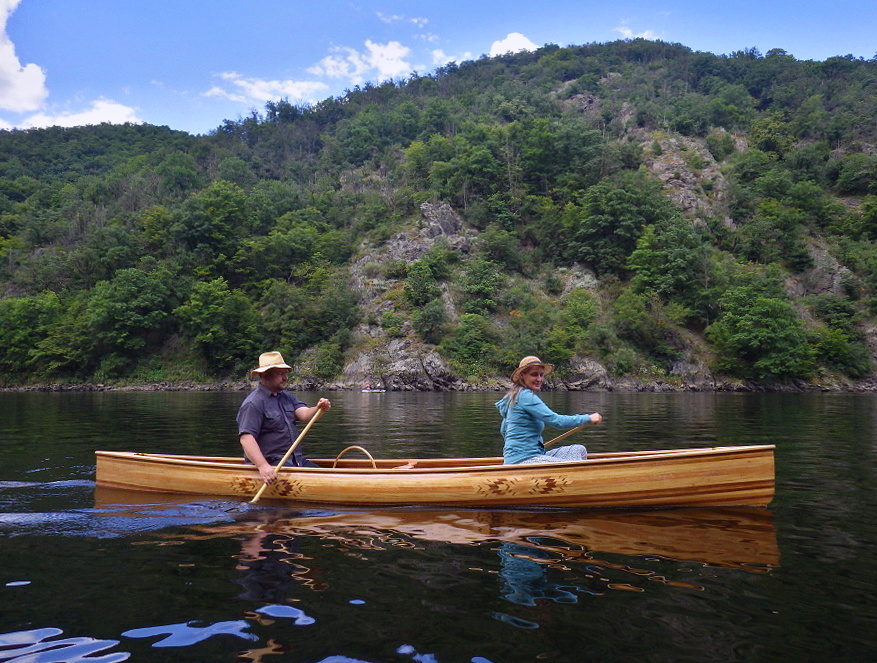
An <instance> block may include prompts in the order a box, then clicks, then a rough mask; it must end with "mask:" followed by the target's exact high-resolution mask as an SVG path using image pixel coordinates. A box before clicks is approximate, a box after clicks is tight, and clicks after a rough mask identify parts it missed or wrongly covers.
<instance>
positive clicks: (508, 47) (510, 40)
mask: <svg viewBox="0 0 877 663" xmlns="http://www.w3.org/2000/svg"><path fill="white" fill-rule="evenodd" d="M537 48H539V47H538V46H536V44H534V43H533V42H532V41H530V40H529V39H527V38H526V37H525V36H524V35H522V34H521V33H520V32H511V33H509V34H508V36H507V37H506V38H505V39H502V40H500V41H495V42H493V45H492V46H491V47H490V57H496V56H497V55H505V54H506V53H518V52H519V51H535V50H536V49H537Z"/></svg>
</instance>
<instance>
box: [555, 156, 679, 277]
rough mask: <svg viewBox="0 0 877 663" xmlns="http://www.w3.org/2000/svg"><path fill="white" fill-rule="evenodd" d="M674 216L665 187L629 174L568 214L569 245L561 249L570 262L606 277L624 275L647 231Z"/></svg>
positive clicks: (592, 192) (592, 191)
mask: <svg viewBox="0 0 877 663" xmlns="http://www.w3.org/2000/svg"><path fill="white" fill-rule="evenodd" d="M673 214H674V210H673V208H672V206H671V205H670V203H669V201H668V200H667V199H666V198H665V197H664V196H663V194H662V193H661V185H660V182H655V181H652V180H649V179H647V178H646V177H644V176H642V175H640V174H639V173H625V174H623V175H621V176H620V177H619V179H618V181H612V180H609V179H604V180H602V181H601V182H600V183H599V184H595V185H594V186H592V187H591V188H589V189H588V190H587V191H586V192H585V193H584V195H583V196H582V198H581V200H580V201H579V202H577V203H569V204H568V205H567V206H566V208H565V209H564V210H563V212H562V215H561V218H560V227H561V229H562V231H563V232H562V237H563V238H564V244H563V245H562V246H561V247H559V248H560V250H561V251H562V254H563V255H564V256H565V257H566V259H567V261H568V262H570V263H572V262H583V263H586V264H588V265H591V266H592V267H593V268H594V269H595V271H597V272H598V273H601V274H603V273H608V274H620V273H623V272H624V270H625V267H626V264H627V258H628V256H629V255H630V254H631V253H632V252H633V250H634V249H635V248H636V242H637V239H639V236H640V235H641V234H642V231H643V228H644V227H645V226H646V225H648V224H653V223H657V222H659V221H661V220H664V219H666V218H669V217H670V216H672V215H673Z"/></svg>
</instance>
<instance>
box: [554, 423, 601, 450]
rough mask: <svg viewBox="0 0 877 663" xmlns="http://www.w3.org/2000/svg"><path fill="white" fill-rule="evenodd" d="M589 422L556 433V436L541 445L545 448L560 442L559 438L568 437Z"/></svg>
mask: <svg viewBox="0 0 877 663" xmlns="http://www.w3.org/2000/svg"><path fill="white" fill-rule="evenodd" d="M590 423H591V422H588V423H587V424H582V425H581V426H576V427H575V428H570V429H569V430H568V431H566V432H565V433H563V434H562V435H558V436H557V437H555V438H554V439H553V440H548V442H546V443H545V444H543V445H542V446H543V447H544V448H546V449H547V448H548V447H550V446H551V445H552V444H555V443H556V442H560V441H561V440H565V439H566V438H568V437H569V436H570V435H572V434H573V433H576V432H578V431H580V430H582V428H584V427H585V426H588V425H590Z"/></svg>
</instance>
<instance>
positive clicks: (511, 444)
mask: <svg viewBox="0 0 877 663" xmlns="http://www.w3.org/2000/svg"><path fill="white" fill-rule="evenodd" d="M495 405H496V409H497V410H499V413H500V414H501V415H502V424H500V427H499V430H500V432H501V433H502V436H503V439H504V440H505V444H504V445H503V448H502V455H503V458H504V462H505V464H506V465H510V464H512V463H520V462H523V461H525V460H527V459H528V458H532V457H533V456H538V455H540V454H543V453H545V447H544V446H543V442H542V430H543V429H544V428H545V426H546V424H547V425H548V426H551V427H553V428H559V429H562V430H566V429H569V428H575V427H576V426H581V425H582V424H587V423H590V421H591V416H590V415H588V414H557V413H556V412H553V411H552V410H551V408H549V407H548V406H547V405H545V403H543V402H542V399H541V398H539V397H538V396H537V395H536V394H535V393H533V391H532V390H530V389H526V388H525V389H521V390H520V392H518V397H517V398H516V399H515V404H514V406H513V407H509V395H508V394H506V395H505V396H504V397H503V398H502V399H501V400H499V401H497V402H496V403H495Z"/></svg>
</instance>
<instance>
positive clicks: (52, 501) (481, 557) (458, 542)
mask: <svg viewBox="0 0 877 663" xmlns="http://www.w3.org/2000/svg"><path fill="white" fill-rule="evenodd" d="M299 395H300V396H302V397H303V399H304V400H305V401H306V402H316V399H317V398H318V397H319V396H320V395H325V396H328V397H329V398H331V399H332V401H333V404H334V407H333V409H332V411H331V412H330V414H329V415H327V416H325V417H324V418H322V419H321V420H320V421H319V423H318V424H317V425H315V426H314V427H313V428H312V429H311V432H310V433H309V435H308V438H307V440H306V442H305V450H306V453H307V454H308V455H310V456H317V457H329V458H332V457H334V456H335V455H337V453H338V452H339V451H341V449H343V448H344V447H346V446H348V445H350V444H358V445H361V446H364V447H365V448H367V449H368V450H369V451H370V452H371V453H372V455H374V456H375V457H399V458H401V457H407V456H430V457H438V456H478V455H496V454H498V453H499V452H500V443H499V436H498V433H497V427H498V423H499V421H498V415H497V414H496V413H495V410H494V409H493V407H492V403H493V401H494V400H496V399H497V397H498V396H499V394H483V393H475V394H422V393H415V394H409V393H388V394H360V393H332V394H312V393H307V394H299ZM244 396H245V394H243V393H72V394H41V393H27V394H16V393H2V394H0V560H2V564H0V662H2V663H6V662H15V663H25V662H28V663H49V662H73V661H77V662H78V661H81V662H83V663H88V662H95V661H99V662H101V663H111V662H114V661H125V660H131V661H148V662H152V661H200V662H214V661H265V662H277V663H280V662H293V661H294V662H302V663H330V662H331V663H358V662H365V663H378V662H384V661H387V662H401V663H409V662H416V663H452V662H472V663H501V662H506V661H511V662H517V661H542V660H547V661H557V662H560V661H570V662H579V661H655V662H657V661H660V662H665V661H666V662H670V661H673V662H675V661H788V662H791V661H834V660H844V661H866V660H867V661H871V660H874V659H875V656H877V553H875V544H877V491H875V488H874V486H875V474H877V463H875V454H877V396H874V395H869V394H867V395H866V394H856V395H837V394H830V395H822V394H812V395H736V394H734V395H731V394H718V395H714V394H592V393H545V394H543V396H544V398H545V400H546V401H547V402H548V403H549V404H550V405H551V406H552V407H554V408H555V409H557V410H558V411H561V412H592V411H595V410H597V411H600V412H601V413H602V414H603V415H604V422H605V423H604V425H603V426H600V427H594V428H590V429H587V430H586V431H585V432H583V433H581V434H578V435H577V436H576V438H574V439H573V440H571V441H576V442H584V443H585V444H587V446H588V448H589V449H591V450H593V451H599V450H606V451H616V450H624V449H650V448H665V447H672V448H682V447H694V446H704V445H715V444H722V445H730V444H749V443H775V444H776V445H777V454H776V460H777V496H776V498H775V500H774V502H773V503H772V505H771V507H770V508H769V509H751V510H747V509H737V510H734V509H725V510H678V511H658V512H640V513H632V512H616V511H609V512H557V511H539V510H534V511H477V510H441V511H437V510H427V509H424V510H417V509H385V510H378V511H373V510H369V511H357V510H347V511H345V510H336V509H325V510H320V509H307V510H301V509H299V510H296V509H291V508H289V507H281V506H274V505H270V504H263V505H256V506H254V505H249V504H247V503H241V502H239V501H233V500H222V499H214V498H207V497H205V498H173V497H165V496H150V495H145V494H136V493H123V492H122V493H120V492H117V491H104V490H95V485H94V455H93V453H94V451H95V450H96V449H108V450H128V451H150V452H170V453H194V454H215V455H229V454H237V453H239V446H238V445H237V441H236V430H235V427H234V415H235V412H236V410H237V407H238V405H239V404H240V402H241V401H242V400H243V398H244ZM552 433H553V431H550V432H549V436H552V435H551V434H552Z"/></svg>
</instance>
